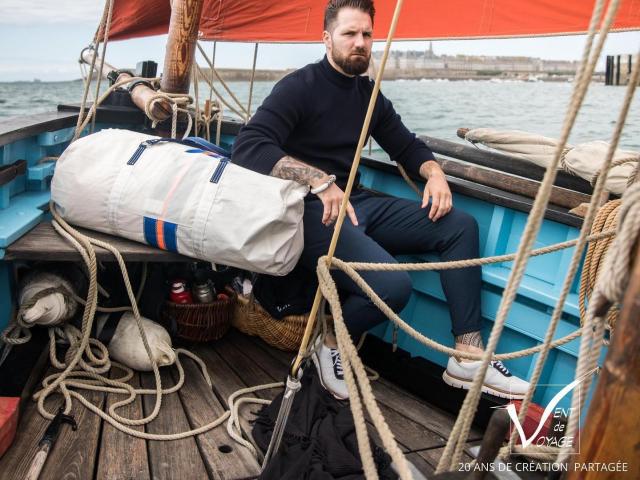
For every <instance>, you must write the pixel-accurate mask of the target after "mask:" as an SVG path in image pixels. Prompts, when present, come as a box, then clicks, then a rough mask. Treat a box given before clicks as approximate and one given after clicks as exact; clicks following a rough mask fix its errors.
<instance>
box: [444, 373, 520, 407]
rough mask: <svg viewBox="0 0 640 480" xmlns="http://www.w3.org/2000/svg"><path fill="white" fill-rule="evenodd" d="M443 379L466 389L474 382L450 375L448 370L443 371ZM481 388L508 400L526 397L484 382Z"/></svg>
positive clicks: (449, 383)
mask: <svg viewBox="0 0 640 480" xmlns="http://www.w3.org/2000/svg"><path fill="white" fill-rule="evenodd" d="M442 380H443V381H444V383H446V384H447V385H449V386H451V387H455V388H462V389H464V390H469V389H470V388H471V386H472V385H473V382H470V381H468V380H463V379H461V378H457V377H453V376H451V375H449V374H448V373H447V371H446V370H445V371H444V372H443V373H442ZM481 390H482V391H483V392H484V393H488V394H489V395H493V396H496V397H500V398H506V399H508V400H522V399H523V398H524V395H518V394H513V393H510V392H505V391H504V390H500V389H495V388H492V387H490V386H488V385H484V384H483V385H482V388H481Z"/></svg>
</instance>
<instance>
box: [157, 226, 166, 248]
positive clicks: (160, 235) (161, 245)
mask: <svg viewBox="0 0 640 480" xmlns="http://www.w3.org/2000/svg"><path fill="white" fill-rule="evenodd" d="M156 239H157V241H158V248H161V249H162V250H166V249H167V246H166V245H165V243H164V221H163V220H157V221H156Z"/></svg>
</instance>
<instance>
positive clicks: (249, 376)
mask: <svg viewBox="0 0 640 480" xmlns="http://www.w3.org/2000/svg"><path fill="white" fill-rule="evenodd" d="M233 342H235V338H234V337H233V335H232V336H229V335H227V336H225V337H224V338H223V339H221V340H218V341H217V342H215V343H214V344H210V346H199V347H196V349H195V352H196V353H197V354H198V355H200V356H201V358H202V359H203V360H204V361H205V363H206V364H207V370H208V371H209V374H210V375H211V379H212V382H213V389H214V391H215V392H216V393H217V395H218V396H219V397H220V398H221V400H222V401H223V405H225V407H227V406H228V404H227V399H228V398H229V396H230V395H231V394H232V393H234V392H236V391H237V390H239V389H241V388H246V387H252V386H256V385H263V384H265V383H272V382H274V381H276V380H274V378H272V377H270V376H269V375H267V374H266V373H265V372H264V371H263V370H261V369H260V368H258V367H257V366H256V364H257V363H258V362H255V361H250V360H249V361H248V359H247V357H246V356H245V355H244V353H242V352H238V350H236V349H234V348H233V347H232V346H231V344H232V343H233ZM253 350H254V348H252V350H251V354H253ZM283 371H285V372H286V370H285V369H283ZM279 392H280V390H279V389H270V390H262V391H258V392H255V393H253V394H251V396H253V397H258V398H266V399H269V400H271V399H273V398H274V397H275V396H276V395H277V394H278V393H279ZM260 408H262V406H261V405H255V404H245V405H243V406H241V407H240V411H239V419H240V427H241V428H242V430H243V432H244V434H245V435H244V436H245V437H246V438H247V439H248V440H249V441H251V442H252V443H253V445H254V446H257V445H256V444H255V442H254V441H253V437H252V436H251V431H252V430H253V423H252V422H253V421H254V420H255V418H256V413H257V412H258V411H259V410H260Z"/></svg>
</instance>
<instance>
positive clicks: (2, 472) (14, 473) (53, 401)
mask: <svg viewBox="0 0 640 480" xmlns="http://www.w3.org/2000/svg"><path fill="white" fill-rule="evenodd" d="M61 405H62V397H60V396H57V395H56V396H51V397H49V398H48V399H47V401H46V402H45V406H46V408H47V410H49V411H51V412H55V411H56V410H58V408H59V407H60V406H61ZM48 426H49V421H48V420H46V419H45V418H44V417H42V416H41V415H40V414H39V413H38V407H37V405H36V403H35V402H33V401H28V403H27V405H26V407H25V409H24V412H22V414H21V418H20V422H19V423H18V428H17V431H16V436H15V439H14V440H13V444H12V445H11V447H10V448H9V450H7V451H6V452H5V454H4V455H3V456H2V458H0V479H1V480H10V479H22V478H24V476H25V474H26V473H27V471H28V470H29V466H30V465H31V461H32V460H33V456H34V455H35V453H36V451H37V450H38V442H40V439H41V438H42V435H44V431H45V430H46V429H47V427H48ZM65 429H66V427H65Z"/></svg>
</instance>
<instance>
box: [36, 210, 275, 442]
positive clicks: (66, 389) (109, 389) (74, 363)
mask: <svg viewBox="0 0 640 480" xmlns="http://www.w3.org/2000/svg"><path fill="white" fill-rule="evenodd" d="M50 208H51V214H52V216H53V218H54V223H57V224H58V226H59V228H61V229H63V230H64V231H65V232H66V233H67V234H68V235H71V236H72V237H73V238H75V240H76V241H77V245H80V246H81V247H82V248H83V249H84V250H85V254H86V255H83V258H87V259H88V262H87V269H88V271H89V289H88V294H87V301H86V304H85V309H84V312H83V318H82V328H81V329H80V330H78V329H77V328H75V327H73V326H72V325H68V324H67V325H64V326H62V327H51V328H50V329H49V337H50V342H49V356H50V360H51V363H52V365H53V366H54V367H56V368H58V369H61V370H62V371H61V372H57V373H54V374H52V375H49V376H48V377H46V378H45V379H44V380H43V382H42V387H43V388H42V389H41V390H40V391H38V392H37V393H36V394H35V395H34V397H33V398H34V400H36V401H37V402H38V411H39V412H40V414H41V415H43V416H44V417H45V418H47V419H52V418H53V416H54V414H53V413H51V412H48V411H47V410H46V409H45V408H44V404H45V400H46V398H47V397H48V396H49V395H51V394H52V393H54V392H56V391H57V390H59V392H60V393H61V394H62V395H63V398H64V402H65V408H64V411H65V413H69V411H70V409H71V406H72V398H75V399H77V400H78V401H79V402H80V403H81V404H82V405H84V406H85V407H87V408H88V409H89V410H91V411H92V412H94V413H95V414H97V415H99V416H100V417H101V418H102V419H103V420H105V421H107V422H109V424H111V425H112V426H114V427H115V428H116V429H118V430H120V431H122V432H124V433H127V434H129V435H132V436H135V437H137V438H143V439H146V440H177V439H180V438H186V437H189V436H193V435H197V434H200V433H203V432H206V431H208V430H210V429H212V428H215V427H217V426H218V425H220V424H222V423H223V422H224V421H225V420H227V418H229V417H230V415H231V412H229V411H226V412H225V413H224V414H223V415H221V416H220V417H218V418H217V419H215V420H214V421H212V422H210V423H208V424H206V425H203V426H201V427H198V428H195V429H192V430H189V431H186V432H180V433H174V434H150V433H146V432H141V431H138V430H135V429H133V428H131V427H135V426H140V425H144V424H146V423H148V422H150V421H152V420H153V419H154V418H156V417H157V415H158V412H159V409H160V406H161V402H162V395H164V394H168V393H172V392H175V391H177V390H179V389H180V387H181V386H182V385H183V383H184V370H183V368H182V365H181V363H180V359H179V355H180V354H182V355H186V356H188V357H190V358H192V359H193V360H194V361H195V362H196V363H197V364H198V365H199V367H200V369H201V371H202V374H203V377H204V379H205V381H206V382H207V384H208V385H209V386H211V379H210V378H209V375H208V373H207V371H206V366H205V365H204V363H203V362H202V360H200V359H199V358H198V357H197V356H195V355H194V354H192V353H191V352H188V351H186V350H183V349H177V350H176V353H177V354H178V355H177V357H176V367H177V369H178V374H179V379H178V382H177V383H176V384H175V385H174V386H172V387H170V388H168V389H163V388H162V384H161V379H160V374H159V370H158V366H157V364H156V362H155V360H154V358H153V356H152V353H151V349H150V346H149V344H148V340H147V337H146V334H145V332H144V329H143V328H142V324H141V320H140V313H139V311H138V308H137V303H136V298H135V297H134V295H133V291H132V288H131V283H130V281H129V277H128V274H127V271H126V266H125V263H124V260H123V259H122V256H121V255H120V253H119V252H118V251H117V250H116V249H115V248H114V247H112V246H111V245H109V244H108V243H106V242H102V241H99V240H96V239H93V238H90V237H87V236H85V235H82V234H81V233H80V232H78V231H77V230H75V229H74V228H73V227H71V226H70V225H69V224H67V223H66V222H65V221H64V220H63V219H62V218H61V217H60V216H59V214H58V212H57V211H56V208H55V205H54V204H53V203H52V204H51V205H50ZM74 245H75V244H74ZM92 245H97V246H100V247H102V248H106V249H108V250H110V251H111V252H112V253H113V254H114V256H115V257H116V261H117V263H118V265H119V266H120V269H121V271H122V276H123V280H124V283H125V287H126V290H127V294H128V296H129V300H130V301H131V309H132V311H133V314H134V317H135V319H136V322H137V324H138V330H139V333H140V336H141V339H142V343H143V345H144V348H145V350H146V352H147V355H148V356H149V359H150V361H151V365H152V370H153V373H154V377H155V388H154V389H135V388H133V387H132V386H131V385H129V384H127V383H125V382H126V381H128V380H129V379H130V378H131V377H132V376H133V372H132V371H131V369H129V368H128V367H125V366H123V365H120V364H117V363H115V362H114V363H112V362H111V361H110V359H109V355H108V351H107V349H106V347H105V346H104V345H103V344H102V343H100V342H99V341H97V340H95V339H90V338H89V334H90V331H91V326H92V323H93V320H94V315H95V311H96V309H97V281H96V280H97V276H96V274H97V268H96V267H97V262H96V258H95V251H94V249H93V246H92ZM56 337H63V338H65V339H66V340H67V341H68V342H69V344H70V347H69V350H68V351H67V354H66V356H65V360H64V362H61V361H59V360H58V355H57V352H56V345H57V342H56ZM112 366H115V367H117V368H119V369H120V370H122V371H124V373H125V374H124V376H123V377H120V378H117V379H110V378H107V377H105V376H103V375H102V374H103V373H106V372H108V371H109V370H110V369H111V367H112ZM274 386H275V385H274ZM73 388H76V389H81V390H91V391H100V392H105V393H115V394H122V395H128V397H127V398H125V399H123V400H120V401H118V402H115V403H114V404H113V405H111V406H110V408H109V411H108V413H105V412H103V411H102V410H101V409H100V408H98V407H96V406H95V405H93V404H92V403H91V402H90V401H88V400H87V399H86V398H85V397H83V396H82V395H81V394H80V393H79V392H77V391H75V390H73ZM259 388H262V387H256V388H255V389H254V390H252V391H255V390H257V389H259ZM269 388H273V386H270V387H269ZM154 394H155V395H156V403H155V406H154V409H153V411H152V412H151V413H150V414H149V415H148V416H147V417H145V418H141V419H130V418H125V417H122V416H120V415H118V413H117V410H118V409H119V408H121V407H123V406H125V405H128V404H130V403H131V402H133V401H134V400H135V398H136V395H154ZM234 412H235V413H236V414H237V408H236V409H234ZM236 422H237V421H236Z"/></svg>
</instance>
